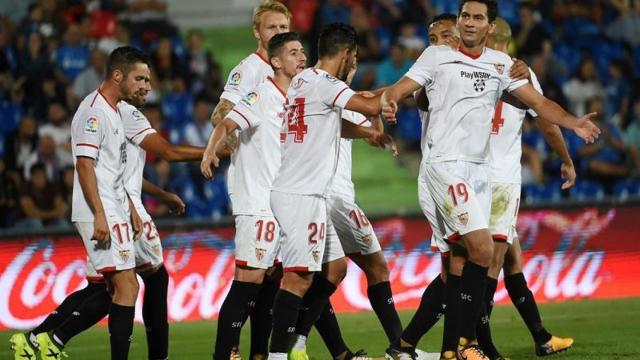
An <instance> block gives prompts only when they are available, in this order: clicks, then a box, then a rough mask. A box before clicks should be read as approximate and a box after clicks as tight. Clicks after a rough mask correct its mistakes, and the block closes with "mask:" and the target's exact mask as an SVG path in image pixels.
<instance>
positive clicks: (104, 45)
mask: <svg viewBox="0 0 640 360" xmlns="http://www.w3.org/2000/svg"><path fill="white" fill-rule="evenodd" d="M130 44H131V37H130V34H129V29H128V28H127V26H126V25H125V24H124V23H122V22H120V21H119V22H117V23H116V27H115V29H114V30H113V36H112V37H104V38H102V39H100V40H99V41H98V49H100V50H102V51H103V52H104V53H105V54H110V53H111V52H112V51H113V50H115V49H116V48H119V47H120V46H125V45H130Z"/></svg>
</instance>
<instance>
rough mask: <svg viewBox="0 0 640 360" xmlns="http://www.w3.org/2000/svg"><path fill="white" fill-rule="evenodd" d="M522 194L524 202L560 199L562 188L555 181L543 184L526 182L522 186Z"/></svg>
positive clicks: (533, 202)
mask: <svg viewBox="0 0 640 360" xmlns="http://www.w3.org/2000/svg"><path fill="white" fill-rule="evenodd" d="M522 195H523V196H524V202H525V203H526V204H535V203H541V202H548V201H560V199H561V198H562V190H561V189H560V183H559V182H557V181H552V182H549V183H545V184H527V185H523V186H522Z"/></svg>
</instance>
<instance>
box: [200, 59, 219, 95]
mask: <svg viewBox="0 0 640 360" xmlns="http://www.w3.org/2000/svg"><path fill="white" fill-rule="evenodd" d="M223 89H224V82H223V81H222V70H221V69H220V65H219V64H218V63H213V65H212V66H211V68H209V71H207V74H206V75H205V79H204V89H203V90H202V92H201V93H202V94H204V95H205V96H206V97H207V98H208V99H209V100H210V101H212V102H218V100H219V99H220V95H222V90H223Z"/></svg>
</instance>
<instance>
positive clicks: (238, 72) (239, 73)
mask: <svg viewBox="0 0 640 360" xmlns="http://www.w3.org/2000/svg"><path fill="white" fill-rule="evenodd" d="M256 76H257V74H256V72H255V71H254V70H253V69H251V67H250V66H249V62H248V61H243V62H242V63H240V64H238V66H236V67H235V68H233V70H231V72H230V73H229V77H228V78H227V83H226V84H225V85H224V91H223V92H222V95H220V98H221V99H226V100H228V101H231V102H232V103H234V104H237V103H238V102H239V101H240V100H241V99H242V97H243V96H245V95H246V94H248V93H249V91H251V90H253V89H254V88H255V87H256V86H258V84H260V82H261V80H263V79H260V80H258V79H256Z"/></svg>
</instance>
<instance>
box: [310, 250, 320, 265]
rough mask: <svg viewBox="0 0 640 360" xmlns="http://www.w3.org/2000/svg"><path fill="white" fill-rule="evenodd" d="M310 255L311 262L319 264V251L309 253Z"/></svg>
mask: <svg viewBox="0 0 640 360" xmlns="http://www.w3.org/2000/svg"><path fill="white" fill-rule="evenodd" d="M311 255H312V256H313V261H315V262H316V264H319V263H320V250H313V251H312V252H311Z"/></svg>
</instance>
